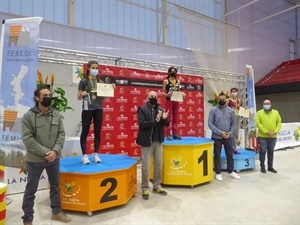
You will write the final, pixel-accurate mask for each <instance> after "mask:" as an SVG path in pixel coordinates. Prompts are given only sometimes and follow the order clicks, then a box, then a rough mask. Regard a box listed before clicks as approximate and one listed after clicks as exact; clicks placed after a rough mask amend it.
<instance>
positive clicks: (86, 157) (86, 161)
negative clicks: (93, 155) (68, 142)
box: [82, 154, 90, 164]
mask: <svg viewBox="0 0 300 225" xmlns="http://www.w3.org/2000/svg"><path fill="white" fill-rule="evenodd" d="M82 163H83V164H90V160H89V157H88V155H87V154H84V155H83V157H82Z"/></svg>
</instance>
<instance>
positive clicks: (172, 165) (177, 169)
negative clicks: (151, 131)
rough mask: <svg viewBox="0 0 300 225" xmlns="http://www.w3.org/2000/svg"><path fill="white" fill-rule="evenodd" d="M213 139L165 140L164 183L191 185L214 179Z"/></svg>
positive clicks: (183, 138)
mask: <svg viewBox="0 0 300 225" xmlns="http://www.w3.org/2000/svg"><path fill="white" fill-rule="evenodd" d="M212 148H213V141H212V140H211V139H207V138H199V137H182V140H172V141H168V140H165V141H164V142H163V172H162V184H165V185H185V186H191V187H193V186H194V185H198V184H202V183H206V182H209V181H211V180H212V179H213V151H212Z"/></svg>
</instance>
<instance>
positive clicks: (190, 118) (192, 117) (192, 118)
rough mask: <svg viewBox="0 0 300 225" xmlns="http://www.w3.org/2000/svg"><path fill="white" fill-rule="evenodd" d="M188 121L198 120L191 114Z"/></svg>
mask: <svg viewBox="0 0 300 225" xmlns="http://www.w3.org/2000/svg"><path fill="white" fill-rule="evenodd" d="M187 119H188V120H194V119H196V117H195V116H194V115H193V114H190V115H189V116H187Z"/></svg>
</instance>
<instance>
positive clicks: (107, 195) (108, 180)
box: [100, 177, 118, 203]
mask: <svg viewBox="0 0 300 225" xmlns="http://www.w3.org/2000/svg"><path fill="white" fill-rule="evenodd" d="M108 183H111V186H110V188H109V189H108V190H107V191H106V192H105V193H104V195H103V196H102V198H101V199H100V203H103V202H109V201H114V200H117V199H118V195H110V194H111V193H112V192H113V191H114V190H115V189H116V187H117V184H118V182H117V180H116V179H115V178H113V177H109V178H106V179H104V180H103V181H102V182H101V184H100V187H105V186H106V185H107V184H108Z"/></svg>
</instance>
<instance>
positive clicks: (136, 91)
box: [130, 88, 141, 95]
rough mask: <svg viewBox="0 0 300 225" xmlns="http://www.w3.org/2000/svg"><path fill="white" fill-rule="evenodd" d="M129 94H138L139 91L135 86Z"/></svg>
mask: <svg viewBox="0 0 300 225" xmlns="http://www.w3.org/2000/svg"><path fill="white" fill-rule="evenodd" d="M130 94H131V95H140V94H141V91H140V90H138V89H137V88H134V89H133V90H130Z"/></svg>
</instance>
